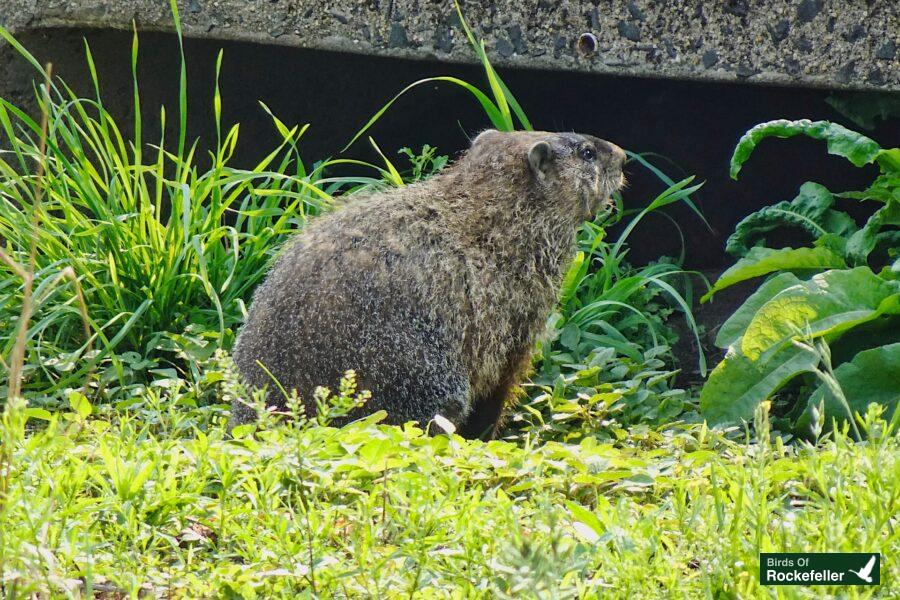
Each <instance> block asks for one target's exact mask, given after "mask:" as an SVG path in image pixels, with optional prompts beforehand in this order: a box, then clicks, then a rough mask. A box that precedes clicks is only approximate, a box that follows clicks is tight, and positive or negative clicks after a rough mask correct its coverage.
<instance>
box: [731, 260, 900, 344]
mask: <svg viewBox="0 0 900 600" xmlns="http://www.w3.org/2000/svg"><path fill="white" fill-rule="evenodd" d="M898 313H900V284H898V283H896V282H892V281H885V280H884V279H882V278H880V277H878V276H877V275H875V274H874V273H873V272H872V271H871V270H870V269H869V268H868V267H857V268H855V269H849V270H832V271H827V272H825V273H820V274H818V275H815V276H813V277H812V279H810V280H809V281H804V282H802V283H800V284H799V285H795V286H792V287H789V288H787V289H785V290H783V291H782V292H780V293H778V294H777V295H776V296H775V297H773V298H772V299H771V300H769V301H768V302H767V303H766V304H765V305H764V306H762V307H761V308H760V309H759V310H758V311H757V312H756V314H755V315H754V317H753V319H752V320H751V321H750V323H749V324H748V325H747V330H746V332H745V333H744V336H743V337H742V338H741V352H742V354H744V355H745V356H747V357H748V358H749V359H751V360H758V359H759V358H760V357H761V356H762V355H763V353H771V352H774V351H776V350H777V349H778V348H780V346H781V345H783V344H785V343H787V342H788V340H790V339H791V338H793V337H796V336H797V335H798V334H802V335H811V336H812V337H819V336H822V335H827V334H835V333H840V332H842V331H846V330H847V329H851V328H852V327H854V326H856V325H859V324H861V323H865V322H867V321H871V320H873V319H876V318H877V317H879V316H881V315H883V314H898Z"/></svg>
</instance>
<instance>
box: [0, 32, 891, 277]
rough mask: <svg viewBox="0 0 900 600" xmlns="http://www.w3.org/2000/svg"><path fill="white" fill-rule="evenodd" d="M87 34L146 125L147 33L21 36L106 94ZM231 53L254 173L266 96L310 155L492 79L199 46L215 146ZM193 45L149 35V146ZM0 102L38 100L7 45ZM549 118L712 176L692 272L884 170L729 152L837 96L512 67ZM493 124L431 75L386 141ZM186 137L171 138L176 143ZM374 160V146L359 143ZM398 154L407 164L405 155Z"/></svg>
mask: <svg viewBox="0 0 900 600" xmlns="http://www.w3.org/2000/svg"><path fill="white" fill-rule="evenodd" d="M84 38H86V39H87V40H88V42H89V44H90V46H91V50H92V53H93V55H94V58H95V61H96V63H97V67H98V71H99V78H100V83H101V88H102V93H103V98H104V102H105V103H106V105H107V107H108V108H109V109H110V110H111V112H112V113H113V114H114V115H116V116H119V117H120V118H121V119H122V122H123V123H124V122H130V121H131V120H132V116H133V115H132V112H133V106H132V96H131V93H132V83H131V72H130V68H131V67H130V48H131V33H128V32H120V31H112V30H73V29H58V30H56V29H52V30H38V31H32V32H26V33H24V34H22V35H20V40H21V41H22V42H23V44H24V45H25V47H26V48H28V49H29V50H30V51H31V52H32V53H34V54H35V56H36V57H37V58H38V60H40V61H42V62H46V61H51V62H53V63H54V71H55V74H56V75H59V76H61V77H62V78H64V79H65V80H66V81H67V82H68V83H69V84H70V85H71V86H72V87H73V88H74V89H76V90H77V91H79V92H81V93H85V94H92V92H91V91H90V86H89V81H90V80H89V78H88V72H87V68H86V63H85V59H84V42H83V39H84ZM220 48H221V49H223V50H224V61H223V68H222V75H221V79H220V85H221V90H222V96H223V116H224V122H225V123H226V124H231V123H235V122H239V123H240V124H241V128H240V141H239V144H238V147H237V153H236V157H235V158H236V164H238V165H243V166H248V165H251V164H252V163H253V162H254V161H255V160H257V159H258V158H260V157H261V156H262V155H263V153H264V152H266V151H267V150H270V149H271V148H272V147H273V146H274V144H275V143H277V140H278V137H277V134H276V132H275V129H274V127H273V125H272V122H271V120H270V118H269V117H268V115H266V113H265V112H264V111H263V109H262V108H261V107H260V106H259V101H263V102H265V103H266V105H268V106H269V107H270V108H271V109H272V111H273V112H274V113H275V114H276V115H277V116H278V117H279V118H280V119H281V120H282V121H284V122H285V123H287V124H295V123H310V124H311V127H310V129H309V131H308V132H307V134H306V135H305V136H304V138H303V142H302V144H301V149H302V151H303V154H304V156H305V157H306V160H308V161H309V162H310V163H311V162H314V161H315V160H318V159H321V158H324V157H327V156H334V155H337V154H338V153H339V152H340V149H341V148H342V147H343V146H344V144H346V142H347V141H348V140H349V139H350V138H351V137H352V136H353V134H354V133H355V132H356V131H357V130H358V129H359V128H360V127H361V126H362V125H363V124H364V123H365V122H366V121H367V120H368V118H369V117H370V116H371V115H372V114H373V113H374V112H376V111H377V110H378V109H379V108H381V106H383V105H384V104H385V102H387V101H388V100H389V99H390V98H391V97H392V96H393V95H394V94H395V93H396V92H398V91H399V90H400V89H402V88H403V87H404V86H406V85H407V84H409V83H410V82H412V81H415V80H417V79H421V78H424V77H429V76H435V75H454V76H456V77H460V78H462V79H464V80H467V81H470V82H472V83H475V84H477V85H479V86H481V87H485V88H486V85H485V84H484V79H483V75H482V71H481V69H480V68H479V67H477V66H472V65H458V64H447V63H439V62H424V61H423V62H420V61H408V60H396V59H386V58H375V57H369V56H362V55H349V54H337V53H328V52H320V51H311V50H300V49H294V48H287V47H282V46H267V45H260V44H252V43H243V42H219V41H209V40H195V39H187V40H185V50H186V55H187V67H188V89H189V118H188V123H189V134H190V136H191V137H200V138H201V140H202V143H201V146H200V147H201V148H203V147H204V144H207V146H206V147H208V144H209V143H210V142H212V141H214V139H215V130H214V128H213V116H212V93H213V84H214V72H215V61H216V56H217V54H218V52H219V49H220ZM178 65H179V62H178V45H177V40H176V38H175V37H174V36H173V35H171V34H161V33H141V34H140V63H139V81H140V85H141V93H142V106H143V110H142V112H143V113H144V114H143V118H144V130H145V138H144V139H145V141H146V142H152V141H155V140H156V139H157V138H158V129H157V130H156V131H154V130H153V124H154V123H158V118H159V106H160V105H161V104H165V105H166V107H167V114H168V120H169V122H170V123H172V122H175V121H177V116H176V111H177V106H178V103H177V96H178ZM0 74H2V75H3V78H2V80H0V95H3V96H4V97H6V98H7V99H10V100H12V101H13V102H15V103H19V104H26V105H31V106H32V107H33V105H34V103H33V100H32V97H33V90H32V86H33V81H32V77H33V75H34V72H33V70H31V67H30V66H29V65H27V64H26V63H25V61H24V60H23V59H21V58H20V57H18V56H12V51H11V50H10V49H9V48H8V47H7V48H3V49H2V50H0ZM501 74H502V76H503V77H504V79H505V81H506V83H507V84H508V85H509V87H510V89H511V90H512V91H513V93H514V94H515V95H516V96H517V98H518V99H519V101H520V102H521V104H522V106H523V107H524V109H525V111H526V112H527V114H528V115H529V117H530V118H531V120H532V122H533V124H534V126H535V127H536V128H540V129H550V130H575V131H582V132H586V133H591V134H594V135H598V136H600V137H604V138H607V139H609V140H612V141H614V142H616V143H618V144H619V145H621V146H623V147H625V148H627V149H630V150H634V151H640V152H654V153H657V154H660V155H664V156H666V157H668V158H669V159H671V161H672V162H673V163H674V164H675V165H678V166H677V167H675V166H672V165H667V164H665V161H663V162H662V164H661V166H662V167H663V169H664V170H665V171H667V172H668V173H669V174H670V175H671V176H672V177H673V178H675V179H678V178H680V176H681V172H683V173H685V174H695V175H696V176H697V179H698V180H705V181H706V185H705V186H704V188H703V189H702V190H701V193H700V196H699V201H700V204H701V205H702V208H703V211H704V213H705V214H706V217H707V219H708V220H709V222H710V223H711V225H712V226H713V229H714V232H713V233H710V232H709V231H708V230H707V229H706V228H705V227H704V226H703V225H702V223H701V222H700V221H699V220H698V219H697V218H696V217H695V216H693V215H692V214H691V213H690V212H689V211H688V210H686V209H685V208H675V209H673V210H672V211H671V214H672V215H673V216H674V217H675V219H676V220H677V222H678V224H679V226H680V227H681V228H682V231H683V232H684V235H685V237H686V239H687V245H688V251H687V262H688V266H690V267H692V268H699V269H716V268H720V267H721V266H722V265H724V264H728V263H729V261H730V259H729V258H728V257H726V256H725V255H724V253H723V247H724V240H725V238H726V237H727V236H728V234H729V233H730V232H731V230H732V229H733V227H734V225H735V223H737V221H738V220H740V219H741V218H742V217H743V216H745V215H747V214H748V213H750V212H752V211H754V210H756V209H758V208H760V207H761V206H764V205H767V204H771V203H773V202H777V201H779V200H788V199H791V198H793V196H794V195H795V193H796V190H797V188H798V187H799V186H800V184H801V183H803V182H804V181H806V180H815V181H819V182H821V183H823V184H825V185H826V186H828V187H829V188H831V189H834V190H842V189H855V188H859V187H862V186H864V185H865V184H866V183H867V181H870V180H871V178H872V176H873V173H874V170H873V168H868V169H855V168H853V167H852V166H851V165H850V164H849V163H847V162H846V161H844V160H843V159H839V158H836V157H832V156H829V155H828V154H827V153H826V149H825V146H824V144H821V143H816V142H813V141H811V140H806V139H792V140H785V141H779V142H775V141H768V142H765V143H764V144H763V145H762V147H761V148H760V149H759V150H758V151H757V153H756V154H754V156H753V157H752V159H751V160H750V162H749V163H748V164H747V165H746V166H745V168H744V170H743V171H742V173H741V179H740V180H739V181H737V182H735V181H732V180H731V179H729V177H728V160H729V158H730V156H731V151H732V149H733V148H734V145H735V143H736V142H737V140H738V138H739V137H740V135H741V134H742V133H743V132H744V131H745V130H746V129H748V128H749V127H751V126H753V125H755V124H757V123H759V122H762V121H766V120H770V119H775V118H790V119H795V118H810V119H830V120H835V121H839V122H842V123H844V124H846V125H848V126H850V127H851V128H854V126H853V124H852V123H850V122H848V120H847V119H846V118H845V117H843V116H842V115H840V114H838V113H837V112H835V111H834V110H833V109H831V108H830V107H829V106H828V105H827V104H826V103H825V98H826V97H827V96H828V94H829V92H828V91H826V90H813V89H797V88H779V87H764V86H758V85H749V84H748V85H737V84H720V83H702V82H692V81H673V80H664V79H638V78H627V77H612V76H598V75H589V74H581V73H572V72H554V71H535V70H503V71H501ZM486 126H488V121H487V119H486V117H485V116H484V114H483V112H481V109H480V107H479V106H478V105H477V103H476V102H475V101H474V100H473V99H472V97H471V96H470V95H469V94H468V93H466V92H464V91H462V90H460V89H459V88H456V87H455V86H451V85H448V84H434V85H431V84H429V85H428V86H425V87H421V88H419V89H418V90H416V91H414V92H412V93H411V94H409V95H408V96H406V97H404V98H402V99H401V100H399V101H398V102H397V103H395V105H394V106H393V107H392V108H391V110H390V111H389V112H388V113H386V114H385V116H384V117H383V118H382V119H381V121H380V122H379V123H378V124H377V125H376V126H375V127H374V128H373V129H372V130H371V135H373V136H374V137H375V138H376V139H377V141H378V143H379V145H380V146H381V148H382V149H384V150H385V151H386V152H388V153H389V155H390V154H392V153H393V152H394V151H396V149H398V148H400V147H402V146H409V147H412V148H416V149H417V148H419V147H420V146H421V145H422V144H425V143H428V144H431V145H434V146H437V147H438V148H439V150H440V151H441V152H442V153H447V154H450V155H451V156H452V155H454V154H456V153H457V152H459V151H460V150H461V149H463V148H465V147H466V146H467V145H468V138H467V136H471V135H473V134H474V133H476V132H478V131H479V130H480V129H483V128H485V127H486ZM867 134H868V135H870V136H871V137H873V138H875V139H876V140H878V141H879V142H880V143H881V144H882V145H883V146H894V145H898V144H900V123H898V121H897V120H894V121H893V122H890V123H882V124H881V125H880V126H879V127H878V128H877V129H876V130H874V131H871V132H867ZM170 139H171V137H170ZM348 154H349V155H350V156H353V157H359V158H366V159H370V160H374V159H375V157H374V156H373V153H372V152H371V150H370V149H369V148H368V147H367V146H366V144H365V142H358V143H357V144H356V145H355V146H354V147H353V148H351V149H350V150H349V151H348ZM397 159H398V161H399V160H400V157H397ZM628 175H629V179H630V181H631V185H630V187H629V189H628V190H627V191H626V193H625V199H626V202H632V203H634V205H635V206H637V205H642V204H645V203H646V202H647V201H649V199H651V198H652V197H653V196H654V195H655V194H656V193H658V192H659V191H661V190H662V186H661V185H660V184H659V182H658V181H657V180H655V179H654V178H653V177H652V176H649V175H648V174H647V173H646V171H644V170H643V169H642V168H641V167H638V166H632V167H631V168H630V170H629V173H628ZM631 248H632V249H631V257H632V260H634V261H635V262H645V261H648V260H653V259H655V258H657V257H659V256H660V255H663V254H670V255H671V254H677V252H678V249H679V243H678V236H677V234H676V233H675V231H674V230H673V226H672V224H671V223H670V222H669V221H668V220H666V219H664V218H660V217H652V218H649V219H647V220H646V222H645V223H644V224H642V225H641V226H640V227H639V228H638V229H637V230H636V231H635V233H634V235H633V236H632V243H631Z"/></svg>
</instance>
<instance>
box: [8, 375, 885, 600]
mask: <svg viewBox="0 0 900 600" xmlns="http://www.w3.org/2000/svg"><path fill="white" fill-rule="evenodd" d="M217 373H219V374H220V375H221V376H222V377H226V381H227V375H226V374H221V373H220V372H217ZM216 378H217V379H218V378H219V377H218V376H217V377H216ZM228 389H230V388H229V386H227V385H226V393H225V394H224V399H227V397H228V393H227V390H228ZM178 400H179V398H178V394H169V393H168V392H166V391H165V390H162V389H161V390H157V391H155V392H154V391H152V390H148V393H147V394H146V395H145V396H144V397H143V398H142V401H141V402H139V403H134V404H132V405H131V406H129V407H128V408H127V409H124V410H117V411H108V410H106V411H104V412H102V413H101V414H90V410H91V409H90V407H89V405H86V404H81V403H77V404H76V407H77V409H78V410H75V409H73V410H72V411H69V412H62V413H56V414H54V415H52V416H51V415H41V414H39V415H38V416H42V417H49V422H48V423H47V424H46V427H41V428H37V429H32V428H24V427H23V422H24V419H25V416H26V412H25V411H24V410H23V409H22V408H21V407H20V406H14V407H12V408H11V409H10V410H8V411H7V412H6V414H5V415H4V417H3V426H2V430H0V435H2V439H3V445H2V454H0V457H2V458H3V462H0V475H2V479H0V481H2V486H3V488H2V489H3V494H2V495H0V499H2V502H0V523H2V524H3V527H0V565H2V571H0V580H2V581H3V583H2V584H0V589H2V590H3V592H4V595H5V596H6V597H12V598H18V597H26V596H29V595H31V594H38V595H40V596H41V597H47V596H50V597H81V596H84V595H89V593H90V592H93V593H100V592H103V593H104V594H108V595H107V596H105V597H138V596H139V595H146V596H149V597H243V598H277V597H297V596H298V595H299V596H311V595H317V596H319V597H376V598H381V597H412V598H445V597H451V598H470V597H477V598H497V597H509V598H519V597H540V598H566V597H578V598H594V597H613V598H681V597H683V598H713V597H715V598H750V597H785V598H791V597H805V598H821V597H823V596H827V595H830V594H841V595H843V596H845V597H849V598H857V597H858V598H864V597H884V598H887V597H892V596H893V597H896V595H897V594H898V593H900V581H898V577H900V567H898V563H897V561H896V559H895V557H896V556H898V553H900V532H898V529H897V527H896V515H897V514H898V512H900V463H898V456H900V440H898V438H897V437H896V436H893V435H888V434H887V432H886V430H885V429H886V426H885V424H884V423H883V422H879V421H878V420H877V419H876V418H875V414H876V413H875V412H873V413H872V414H870V415H869V416H868V420H867V422H866V423H865V425H866V427H867V429H868V430H869V432H870V434H871V437H870V439H869V441H868V442H867V443H866V444H856V443H853V442H852V441H851V440H850V438H849V436H848V435H847V434H846V433H836V434H834V435H833V437H831V438H828V439H823V440H821V442H820V444H819V445H818V446H809V445H791V444H785V443H783V440H782V439H781V438H780V437H778V436H777V435H776V434H774V433H770V432H769V431H768V427H767V426H766V425H765V423H767V421H766V419H765V417H766V415H762V418H761V419H757V425H758V426H760V427H759V430H758V432H757V434H756V435H755V436H754V437H752V438H749V437H747V436H746V434H745V433H744V432H742V431H739V430H731V431H727V432H723V431H721V430H710V429H707V428H706V427H705V426H704V425H702V424H693V425H687V424H679V423H673V424H670V425H666V426H663V427H659V428H650V427H646V426H639V427H632V428H629V429H622V428H620V427H618V426H615V425H612V426H607V427H606V428H605V429H604V431H605V432H606V433H608V434H609V439H606V440H604V439H598V438H597V437H593V436H592V437H588V438H585V439H583V440H582V441H580V442H579V443H577V444H562V443H558V442H554V441H545V440H544V439H542V438H541V437H540V432H539V431H537V430H532V431H530V432H529V433H523V434H522V435H521V437H519V438H517V439H514V440H512V441H493V442H489V443H483V442H480V441H466V440H463V439H462V438H459V437H458V436H452V437H448V436H446V435H441V436H436V437H432V436H428V435H423V432H422V431H421V430H420V429H418V428H415V427H412V426H407V427H406V428H398V427H385V426H378V425H376V424H374V423H373V421H374V420H375V419H377V417H374V418H370V419H367V420H365V421H362V422H357V423H355V424H351V425H349V426H346V427H344V428H343V429H333V428H330V427H319V426H309V425H306V424H303V422H302V420H301V421H300V422H299V424H298V422H293V423H292V422H288V423H285V424H281V425H277V426H276V425H274V424H272V423H271V422H269V423H267V424H263V425H262V426H260V428H259V430H258V431H256V432H250V431H242V432H240V433H239V437H238V438H237V439H233V440H232V439H227V437H226V434H225V429H224V427H223V424H224V422H225V418H226V414H225V410H224V406H222V405H213V406H209V407H206V408H202V409H189V408H185V407H183V406H182V407H179V401H178ZM78 411H80V412H78ZM863 550H865V551H880V552H882V556H883V557H884V559H883V561H884V562H883V565H884V566H883V567H882V574H881V578H882V585H881V586H880V587H877V588H846V587H845V588H827V587H814V588H766V589H763V588H760V587H759V585H758V583H757V582H758V568H759V567H758V553H759V552H760V551H863ZM120 595H121V596H120Z"/></svg>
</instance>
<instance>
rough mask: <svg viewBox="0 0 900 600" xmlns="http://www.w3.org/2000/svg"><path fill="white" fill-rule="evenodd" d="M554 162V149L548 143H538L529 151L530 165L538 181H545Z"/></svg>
mask: <svg viewBox="0 0 900 600" xmlns="http://www.w3.org/2000/svg"><path fill="white" fill-rule="evenodd" d="M552 160H553V148H552V147H550V144H549V143H548V142H537V143H536V144H534V145H533V146H532V147H531V148H529V150H528V164H529V166H530V167H531V170H532V172H533V173H534V175H535V177H537V178H538V179H545V178H546V177H547V176H548V175H549V174H550V163H551V161H552Z"/></svg>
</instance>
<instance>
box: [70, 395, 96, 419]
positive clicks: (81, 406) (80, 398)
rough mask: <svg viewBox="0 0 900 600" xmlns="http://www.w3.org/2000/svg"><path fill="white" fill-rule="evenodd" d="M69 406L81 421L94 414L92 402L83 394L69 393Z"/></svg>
mask: <svg viewBox="0 0 900 600" xmlns="http://www.w3.org/2000/svg"><path fill="white" fill-rule="evenodd" d="M69 406H71V407H72V410H74V411H75V414H77V415H78V418H79V419H86V418H88V417H89V416H90V415H91V412H93V407H92V406H91V403H90V401H89V400H88V399H87V398H86V397H85V395H84V394H82V393H81V392H69Z"/></svg>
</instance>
